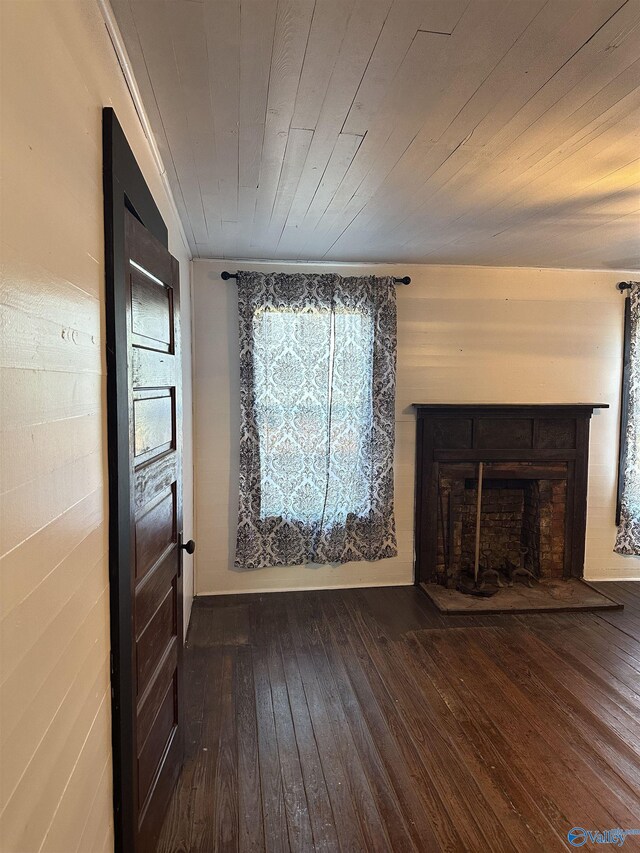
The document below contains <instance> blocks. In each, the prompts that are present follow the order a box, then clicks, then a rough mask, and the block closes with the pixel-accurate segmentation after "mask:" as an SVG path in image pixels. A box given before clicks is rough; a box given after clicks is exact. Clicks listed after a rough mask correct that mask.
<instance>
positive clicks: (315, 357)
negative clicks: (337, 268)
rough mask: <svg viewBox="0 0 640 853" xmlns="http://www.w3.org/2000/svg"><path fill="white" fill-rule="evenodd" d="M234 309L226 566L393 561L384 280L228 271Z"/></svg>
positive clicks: (391, 339)
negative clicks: (234, 480) (230, 534)
mask: <svg viewBox="0 0 640 853" xmlns="http://www.w3.org/2000/svg"><path fill="white" fill-rule="evenodd" d="M238 302H239V312H240V402H241V419H242V423H241V436H240V496H239V513H238V535H237V547H236V559H235V565H236V567H238V568H242V569H259V568H264V567H266V566H282V565H299V564H301V563H309V562H313V563H346V562H348V561H350V560H380V559H383V558H385V557H393V556H395V555H396V554H397V548H396V535H395V522H394V514H393V450H394V427H395V420H394V419H395V369H396V294H395V287H394V284H393V279H391V278H374V277H367V278H342V277H341V276H338V275H300V274H294V275H285V274H269V275H265V274H263V273H250V272H239V273H238Z"/></svg>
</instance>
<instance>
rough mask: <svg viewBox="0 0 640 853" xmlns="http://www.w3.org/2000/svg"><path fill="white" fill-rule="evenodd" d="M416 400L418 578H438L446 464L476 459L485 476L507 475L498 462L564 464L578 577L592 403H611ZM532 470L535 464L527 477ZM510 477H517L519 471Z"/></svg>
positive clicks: (569, 562)
mask: <svg viewBox="0 0 640 853" xmlns="http://www.w3.org/2000/svg"><path fill="white" fill-rule="evenodd" d="M413 405H414V407H415V409H416V412H417V434H416V503H415V582H416V583H432V582H434V581H436V579H437V571H436V566H437V539H438V536H437V525H438V483H439V475H440V468H441V466H446V465H451V464H452V463H458V464H459V463H468V464H469V466H470V468H471V467H472V466H473V465H474V463H476V464H477V463H478V462H484V463H485V466H486V468H485V471H486V474H487V475H488V476H504V474H505V471H507V470H508V466H507V465H505V464H502V465H501V464H500V463H512V464H513V463H520V462H529V463H533V464H534V465H535V464H536V463H537V465H539V469H538V472H537V473H538V477H539V478H540V479H544V478H545V476H547V475H546V474H545V473H544V472H545V466H548V465H549V464H550V463H558V462H563V463H566V466H567V474H566V480H567V496H566V512H565V550H564V576H565V577H567V578H568V577H574V578H581V577H582V575H583V568H584V546H585V532H586V520H587V471H588V463H589V424H590V420H591V415H592V414H593V410H594V409H607V408H608V404H606V403H571V404H564V405H560V404H536V405H531V404H526V405H502V404H474V405H456V404H447V403H440V404H436V403H414V404H413ZM492 468H493V472H492V470H491V469H492ZM547 470H548V469H547ZM498 472H500V473H498ZM533 474H534V469H533V466H532V469H531V470H530V474H529V476H531V475H533ZM512 476H516V473H515V471H514V473H513V475H512ZM517 476H520V477H521V476H522V474H521V473H519V474H518V475H517Z"/></svg>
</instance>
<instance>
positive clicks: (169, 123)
mask: <svg viewBox="0 0 640 853" xmlns="http://www.w3.org/2000/svg"><path fill="white" fill-rule="evenodd" d="M112 5H113V8H114V12H115V15H116V19H117V21H118V24H119V26H120V29H121V31H122V35H123V38H124V41H125V44H126V47H127V51H128V53H129V56H130V59H131V62H132V66H133V69H134V73H135V75H136V80H137V82H138V85H139V88H140V91H141V93H142V97H143V100H144V103H145V107H146V110H147V112H148V115H149V118H150V121H151V125H152V127H153V131H154V134H155V137H156V140H157V143H158V145H159V148H160V150H161V153H162V156H163V159H164V163H165V166H166V168H167V171H168V176H169V179H170V182H171V185H172V187H173V190H174V194H175V197H176V202H177V204H178V206H179V209H180V213H181V216H182V218H183V221H184V224H185V229H186V231H187V235H188V239H189V241H190V244H191V249H192V251H193V253H194V255H195V256H200V257H229V258H274V259H275V258H279V259H300V260H325V261H384V262H392V261H402V262H416V263H417V262H426V263H461V264H482V265H500V266H505V265H508V266H540V267H542V266H545V267H556V266H560V267H583V268H585V267H586V268H590V267H593V268H620V269H636V268H640V159H639V158H640V144H639V143H640V0H546V1H545V0H512V1H511V2H509V0H112Z"/></svg>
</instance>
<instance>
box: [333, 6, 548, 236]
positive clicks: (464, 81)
mask: <svg viewBox="0 0 640 853" xmlns="http://www.w3.org/2000/svg"><path fill="white" fill-rule="evenodd" d="M540 2H542V0H540ZM491 8H492V13H491V14H490V15H488V14H487V2H485V3H483V4H482V7H479V6H478V5H477V4H470V5H469V7H468V9H467V12H466V13H465V15H464V16H463V18H462V20H461V22H460V24H459V26H458V28H457V29H456V35H453V36H451V38H450V40H448V42H447V47H448V50H447V53H446V54H445V55H444V57H443V59H442V60H441V61H439V62H437V63H435V65H434V68H433V69H432V72H431V78H430V79H429V80H428V85H427V86H426V87H425V92H423V95H422V101H421V103H422V104H423V107H422V109H423V115H422V116H420V117H419V118H420V119H421V121H422V124H421V126H422V128H423V130H422V132H423V133H424V132H428V133H429V135H430V137H433V136H434V135H435V136H437V135H439V133H438V132H437V131H436V133H435V134H434V127H433V123H434V121H435V120H438V121H440V122H441V123H442V122H446V121H447V119H446V116H447V106H446V104H447V99H448V103H449V104H451V102H453V105H452V106H451V107H450V109H453V110H455V111H456V112H457V109H459V106H457V105H459V101H460V100H462V101H463V103H464V102H465V101H466V100H467V99H468V97H469V96H470V95H471V94H472V92H473V90H475V89H477V88H478V86H477V82H476V80H475V76H474V75H475V74H477V68H476V66H474V65H472V60H474V59H475V60H476V61H477V62H479V63H484V67H483V70H482V75H483V79H484V77H486V76H487V75H488V74H490V73H491V70H492V69H493V68H494V67H495V66H496V65H497V64H498V63H499V62H500V61H501V59H502V57H503V56H504V55H505V54H506V53H507V52H508V50H509V49H510V48H511V47H512V46H513V44H514V43H515V42H516V40H517V38H518V37H519V36H520V34H521V33H522V32H523V31H525V30H526V28H527V26H528V25H529V23H530V21H531V19H532V17H533V16H535V14H536V10H537V8H538V6H537V5H535V6H534V5H531V4H515V5H512V6H509V5H506V4H505V3H503V2H494V3H492V7H491ZM509 12H510V13H511V14H512V15H513V17H510V15H509V14H507V13H509ZM496 18H498V20H496ZM434 38H443V37H434ZM444 38H446V37H444ZM458 42H461V43H460V44H459V43H458ZM467 42H469V43H470V44H471V45H472V47H471V48H470V49H469V48H468V47H467V45H466V43H467ZM464 47H467V49H466V51H465V50H464ZM497 50H499V51H500V53H499V57H498V59H496V58H495V52H496V51H497ZM454 69H455V70H454ZM451 74H453V80H452V79H450V75H451ZM447 78H449V79H447ZM445 80H446V81H447V82H448V85H446V84H445V82H444V81H445ZM454 83H455V84H454ZM429 86H430V87H431V88H429ZM465 86H466V87H467V88H468V89H469V90H471V91H468V92H466V90H465V89H464V87H465ZM461 89H463V93H462V94H461V91H460V90H461ZM442 92H445V93H446V95H445V98H444V100H443V99H442V97H441V96H442ZM438 96H440V97H438ZM429 97H430V98H431V99H432V103H433V106H434V107H435V108H436V110H437V112H434V110H429V109H428V104H429ZM387 100H388V99H387ZM381 118H385V115H384V114H383V115H381ZM387 120H388V119H387ZM418 123H420V122H418ZM445 126H446V125H445ZM440 132H441V131H440ZM418 135H419V134H416V133H415V132H414V133H413V134H412V136H413V139H415V138H416V137H417V136H418ZM412 141H413V140H409V144H411V142H412ZM404 150H406V148H405V149H404ZM396 162H397V160H396ZM393 165H395V163H391V164H390V165H389V168H388V171H387V174H388V172H389V171H391V169H392V168H393ZM350 177H351V176H350V174H349V173H347V176H346V192H347V194H350V201H349V202H347V203H346V204H345V203H344V200H343V198H342V197H341V190H342V188H340V191H339V192H338V193H337V194H336V197H335V198H334V201H333V203H332V204H333V205H334V207H336V206H340V209H341V215H342V220H343V229H342V231H344V230H346V228H348V227H349V226H350V224H351V223H352V222H353V221H354V219H355V217H356V216H357V215H358V214H359V213H360V211H361V210H362V208H363V207H364V206H365V204H366V203H367V201H368V200H369V198H371V197H372V195H373V193H374V192H375V190H376V189H378V187H379V186H380V185H381V184H382V182H383V180H384V178H385V177H386V175H385V174H384V173H383V174H378V173H377V172H376V171H375V170H374V168H373V165H372V167H371V168H370V169H369V170H368V171H367V173H366V174H365V175H364V177H363V178H362V180H361V181H360V183H359V184H358V186H357V188H356V191H355V193H354V192H353V182H352V181H349V179H350ZM328 212H329V214H331V212H332V210H331V207H330V208H329V211H328ZM346 223H348V224H346ZM342 231H340V230H339V226H336V228H335V229H334V234H333V236H335V240H334V242H336V241H337V240H339V239H340V235H341V233H342ZM331 245H333V244H331Z"/></svg>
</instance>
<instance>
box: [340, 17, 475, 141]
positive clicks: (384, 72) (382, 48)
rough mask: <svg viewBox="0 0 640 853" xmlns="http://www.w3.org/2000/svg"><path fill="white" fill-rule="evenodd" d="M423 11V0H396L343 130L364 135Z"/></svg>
mask: <svg viewBox="0 0 640 853" xmlns="http://www.w3.org/2000/svg"><path fill="white" fill-rule="evenodd" d="M463 2H464V0H463ZM452 5H455V4H452ZM424 14H425V4H424V2H423V0H411V2H399V0H396V2H394V4H393V6H392V7H391V11H390V12H389V15H388V16H387V19H386V21H385V24H384V27H383V28H382V31H381V33H380V37H379V38H378V41H377V43H376V46H375V49H374V51H373V53H372V54H371V58H370V60H369V62H368V63H367V67H366V69H365V72H364V74H363V75H362V80H361V81H360V84H359V85H358V88H357V90H356V94H355V96H354V99H353V103H352V104H351V107H350V109H349V112H348V113H347V117H346V118H345V121H344V124H343V127H342V130H343V132H344V133H354V134H359V135H361V136H364V134H365V133H366V132H367V130H369V127H370V125H371V120H372V118H373V116H374V115H375V114H376V112H377V110H378V107H379V105H380V104H381V103H382V101H383V99H384V96H385V93H386V90H387V88H388V87H389V85H390V84H391V81H392V80H393V79H394V78H395V76H396V74H397V72H398V69H399V68H400V67H401V66H402V64H403V62H404V61H405V59H406V56H407V53H408V51H409V49H410V47H411V44H412V42H413V40H414V39H415V37H416V34H417V32H418V29H419V27H420V24H421V23H422V22H423V20H424Z"/></svg>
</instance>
